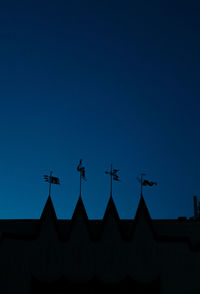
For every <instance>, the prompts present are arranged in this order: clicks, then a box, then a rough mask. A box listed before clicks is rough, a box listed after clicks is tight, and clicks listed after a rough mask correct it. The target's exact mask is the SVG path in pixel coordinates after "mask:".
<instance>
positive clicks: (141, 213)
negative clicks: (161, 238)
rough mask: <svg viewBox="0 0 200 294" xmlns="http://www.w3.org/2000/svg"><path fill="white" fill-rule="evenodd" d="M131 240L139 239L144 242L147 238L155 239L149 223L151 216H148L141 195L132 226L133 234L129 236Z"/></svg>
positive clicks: (151, 225)
mask: <svg viewBox="0 0 200 294" xmlns="http://www.w3.org/2000/svg"><path fill="white" fill-rule="evenodd" d="M131 235H132V237H131V239H135V238H139V239H141V238H142V239H143V240H145V238H146V237H147V236H148V238H149V237H150V236H151V237H150V238H152V236H153V238H154V239H155V238H156V234H155V231H154V228H153V224H152V222H151V216H150V214H149V211H148V208H147V205H146V203H145V200H144V197H143V195H142V194H141V196H140V201H139V205H138V208H137V211H136V215H135V222H134V224H133V233H132V234H131Z"/></svg>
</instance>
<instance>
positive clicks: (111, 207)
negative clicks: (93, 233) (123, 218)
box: [103, 196, 119, 221]
mask: <svg viewBox="0 0 200 294" xmlns="http://www.w3.org/2000/svg"><path fill="white" fill-rule="evenodd" d="M112 215H113V216H114V218H115V219H116V220H119V214H118V212H117V208H116V205H115V202H114V200H113V197H112V196H110V198H109V201H108V204H107V206H106V210H105V213H104V217H103V220H104V221H105V220H106V219H107V218H108V217H109V216H112Z"/></svg>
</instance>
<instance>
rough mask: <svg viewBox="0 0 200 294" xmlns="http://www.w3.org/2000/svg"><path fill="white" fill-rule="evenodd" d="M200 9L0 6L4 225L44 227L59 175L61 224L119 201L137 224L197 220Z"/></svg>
mask: <svg viewBox="0 0 200 294" xmlns="http://www.w3.org/2000/svg"><path fill="white" fill-rule="evenodd" d="M199 16H200V3H199V1H198V0H197V1H193V0H190V1H186V0H185V1H184V0H182V1H176V0H175V1H174V0H173V1H169V0H167V1H149V0H145V1H141V0H140V1H134V0H130V1H125V0H123V1H116V0H115V1H110V0H105V1H102V0H100V1H86V0H85V1H82V0H80V1H76V0H73V1H66V0H63V1H61V0H56V1H52V0H48V1H44V0H38V1H37V0H33V1H31V0H24V1H22V0H20V1H19V0H16V1H12V0H11V1H10V0H1V1H0V40H1V46H0V102H1V104H0V121H1V123H0V136H1V144H0V218H39V217H40V214H41V212H42V209H43V206H44V204H45V202H46V200H47V197H48V184H46V183H45V182H44V181H43V175H44V174H46V173H49V171H50V170H53V172H54V176H58V177H59V178H60V181H61V185H60V186H57V185H54V186H53V187H52V188H53V189H52V200H53V202H54V205H55V209H56V213H57V216H58V218H71V216H72V213H73V210H74V207H75V204H76V202H77V199H78V195H79V174H78V172H77V171H76V167H77V165H78V162H79V159H80V158H83V160H84V161H83V163H84V165H85V166H86V177H87V179H88V180H87V182H85V183H84V184H83V201H84V204H85V207H86V210H87V213H88V217H89V218H102V217H103V214H104V211H105V208H106V205H107V202H108V199H109V183H110V182H109V177H108V176H107V175H105V174H104V171H105V170H106V169H107V168H109V166H110V163H111V162H112V163H113V166H114V168H119V169H120V173H119V175H120V178H121V180H122V181H121V182H120V183H117V182H115V183H114V186H113V198H114V200H115V203H116V206H117V209H118V212H119V215H120V217H121V218H134V216H135V212H136V208H137V205H138V201H139V196H140V185H139V183H138V182H137V180H136V177H137V176H139V175H140V173H141V172H146V173H147V175H148V176H147V177H146V178H147V179H149V180H152V181H156V182H158V186H156V187H145V188H144V198H145V201H146V203H147V206H148V208H149V210H150V214H151V216H152V218H155V219H157V218H177V217H178V216H183V215H185V216H188V217H189V216H192V215H193V195H195V194H196V195H199V196H200V136H199V128H200V84H199V79H200V69H199V68H200V55H199V52H200V17H199Z"/></svg>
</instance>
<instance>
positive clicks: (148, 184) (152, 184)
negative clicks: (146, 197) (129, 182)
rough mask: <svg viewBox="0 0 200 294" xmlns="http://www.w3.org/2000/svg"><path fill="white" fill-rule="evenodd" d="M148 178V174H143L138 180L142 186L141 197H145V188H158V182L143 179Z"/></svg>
mask: <svg viewBox="0 0 200 294" xmlns="http://www.w3.org/2000/svg"><path fill="white" fill-rule="evenodd" d="M144 176H146V174H144V173H142V174H141V175H140V178H137V180H138V181H139V182H140V185H141V195H143V186H150V187H152V186H154V185H156V186H157V183H156V182H152V181H148V180H146V179H143V177H144Z"/></svg>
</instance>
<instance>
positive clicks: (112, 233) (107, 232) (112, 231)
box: [100, 196, 122, 242]
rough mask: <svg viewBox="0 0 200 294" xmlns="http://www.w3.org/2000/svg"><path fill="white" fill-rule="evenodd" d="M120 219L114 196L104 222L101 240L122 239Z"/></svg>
mask: <svg viewBox="0 0 200 294" xmlns="http://www.w3.org/2000/svg"><path fill="white" fill-rule="evenodd" d="M119 221H120V219H119V215H118V212H117V208H116V206H115V203H114V200H113V198H112V196H110V198H109V201H108V204H107V207H106V211H105V213H104V217H103V221H102V230H101V235H100V238H103V239H106V240H113V242H115V241H116V239H119V238H120V239H121V238H122V236H121V227H120V222H119Z"/></svg>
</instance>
